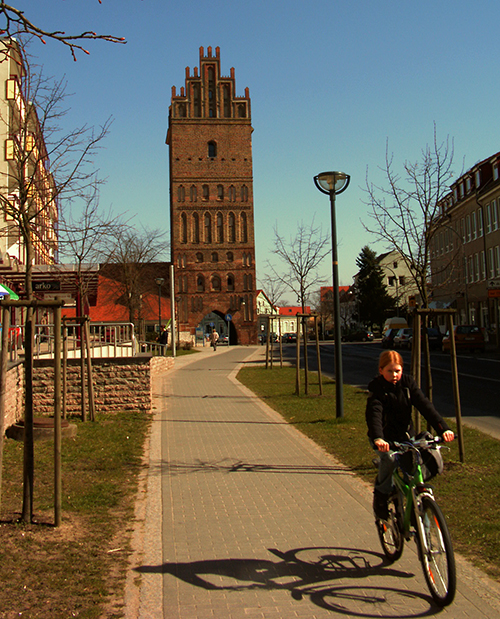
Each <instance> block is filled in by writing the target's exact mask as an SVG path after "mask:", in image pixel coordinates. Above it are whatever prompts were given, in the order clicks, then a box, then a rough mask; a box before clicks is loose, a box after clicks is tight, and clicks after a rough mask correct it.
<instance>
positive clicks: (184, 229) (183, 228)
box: [181, 213, 187, 243]
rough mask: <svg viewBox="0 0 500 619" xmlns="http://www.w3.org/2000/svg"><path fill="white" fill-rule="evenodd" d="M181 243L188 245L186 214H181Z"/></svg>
mask: <svg viewBox="0 0 500 619" xmlns="http://www.w3.org/2000/svg"><path fill="white" fill-rule="evenodd" d="M181 243H187V217H186V213H182V214H181Z"/></svg>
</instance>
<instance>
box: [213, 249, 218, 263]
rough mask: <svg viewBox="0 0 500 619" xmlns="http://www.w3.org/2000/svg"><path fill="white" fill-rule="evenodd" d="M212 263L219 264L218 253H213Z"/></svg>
mask: <svg viewBox="0 0 500 619" xmlns="http://www.w3.org/2000/svg"><path fill="white" fill-rule="evenodd" d="M212 262H219V254H218V253H217V252H216V251H214V252H212Z"/></svg>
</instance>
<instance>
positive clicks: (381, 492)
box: [366, 350, 454, 520]
mask: <svg viewBox="0 0 500 619" xmlns="http://www.w3.org/2000/svg"><path fill="white" fill-rule="evenodd" d="M368 390H369V392H370V394H369V396H368V401H367V404H366V423H367V425H368V437H369V439H370V443H371V444H372V447H375V448H376V449H378V451H379V454H380V462H379V468H378V475H377V479H376V480H375V488H374V492H373V510H374V512H375V516H376V517H377V518H378V519H381V520H386V519H387V516H388V514H387V499H388V497H389V495H390V493H391V491H392V473H393V470H394V466H395V464H394V459H393V454H392V453H391V452H390V446H389V442H392V441H397V442H401V441H405V440H407V439H408V437H411V436H413V435H414V430H413V420H412V414H411V411H412V406H414V407H415V408H416V409H417V410H418V411H419V412H420V413H421V414H422V415H423V416H424V417H425V419H426V420H427V421H428V422H429V423H430V425H431V426H432V427H433V428H434V430H435V431H436V432H437V433H438V434H439V435H440V436H442V437H443V439H444V440H445V441H446V442H448V441H452V440H453V439H454V434H453V432H452V431H451V430H450V428H449V426H448V425H447V423H446V421H445V420H444V419H443V418H442V417H441V415H440V414H439V413H438V412H437V410H436V409H435V408H434V406H433V404H432V402H431V401H430V400H428V399H427V398H426V397H425V395H424V394H423V392H422V391H421V389H420V388H419V387H418V385H417V383H416V381H415V379H414V378H413V377H412V376H409V375H408V374H403V358H402V357H401V355H400V354H399V353H398V352H396V351H395V350H386V351H384V352H383V353H382V354H381V355H380V359H379V376H377V378H374V379H373V380H372V381H371V382H370V384H369V385H368Z"/></svg>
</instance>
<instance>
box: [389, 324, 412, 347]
mask: <svg viewBox="0 0 500 619" xmlns="http://www.w3.org/2000/svg"><path fill="white" fill-rule="evenodd" d="M412 332H413V329H409V328H408V329H400V330H399V331H398V332H397V333H396V335H395V336H394V342H393V346H394V348H410V342H411V336H412Z"/></svg>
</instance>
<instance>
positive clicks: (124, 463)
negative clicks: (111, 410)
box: [0, 412, 150, 619]
mask: <svg viewBox="0 0 500 619" xmlns="http://www.w3.org/2000/svg"><path fill="white" fill-rule="evenodd" d="M71 421H72V422H73V423H76V424H77V425H78V430H77V436H76V438H75V439H63V443H62V472H63V474H62V482H63V509H62V526H61V527H58V528H55V527H54V526H53V524H52V523H53V521H54V518H53V442H52V441H51V440H46V441H39V442H36V443H35V481H34V523H33V524H21V523H19V522H18V520H19V517H20V513H21V508H22V458H23V454H22V450H23V446H22V443H17V442H15V441H13V440H6V442H5V444H4V466H3V471H4V473H3V487H2V504H1V507H2V510H1V521H0V581H1V582H2V583H3V584H2V587H0V608H1V609H2V610H1V611H0V615H1V616H2V617H14V616H16V617H17V616H25V617H30V618H40V619H59V618H60V619H66V618H67V617H76V616H77V617H80V618H85V619H93V618H98V617H99V618H100V617H109V618H111V617H121V616H123V615H122V612H121V608H120V603H119V604H118V605H117V604H116V601H120V600H122V599H123V588H124V582H125V573H126V569H127V561H128V557H129V555H130V548H129V544H130V538H131V531H132V527H133V519H134V501H135V497H136V492H137V483H138V475H139V472H140V471H141V467H142V454H143V448H144V443H145V439H146V435H147V432H148V428H149V424H150V416H149V415H148V414H145V413H138V412H137V413H129V412H126V413H119V414H116V415H99V416H98V417H97V420H96V422H93V423H91V422H87V423H80V422H79V421H73V420H71ZM110 551H113V552H110ZM21 613H22V614H21Z"/></svg>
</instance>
